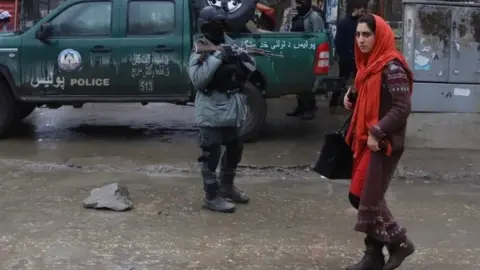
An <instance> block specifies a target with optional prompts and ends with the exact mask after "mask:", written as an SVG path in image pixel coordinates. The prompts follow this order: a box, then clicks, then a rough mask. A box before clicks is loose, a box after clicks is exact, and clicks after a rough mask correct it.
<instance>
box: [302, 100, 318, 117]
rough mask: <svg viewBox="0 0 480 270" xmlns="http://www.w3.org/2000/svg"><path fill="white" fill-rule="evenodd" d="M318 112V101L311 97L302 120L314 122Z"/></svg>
mask: <svg viewBox="0 0 480 270" xmlns="http://www.w3.org/2000/svg"><path fill="white" fill-rule="evenodd" d="M316 112H317V101H316V100H315V96H313V95H312V96H311V97H310V98H309V100H308V102H307V108H306V110H305V113H304V114H303V116H302V120H312V119H315V113H316Z"/></svg>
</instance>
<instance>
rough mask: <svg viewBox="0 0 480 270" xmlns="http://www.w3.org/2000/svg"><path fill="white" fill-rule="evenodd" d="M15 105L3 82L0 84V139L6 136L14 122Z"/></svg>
mask: <svg viewBox="0 0 480 270" xmlns="http://www.w3.org/2000/svg"><path fill="white" fill-rule="evenodd" d="M15 103H16V102H15V100H14V99H13V96H12V94H11V93H10V89H8V86H6V84H5V82H0V138H4V137H5V136H6V133H7V130H8V129H9V128H10V127H11V126H12V124H13V122H14V120H15Z"/></svg>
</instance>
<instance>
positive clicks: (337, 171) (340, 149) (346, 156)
mask: <svg viewBox="0 0 480 270" xmlns="http://www.w3.org/2000/svg"><path fill="white" fill-rule="evenodd" d="M351 119H352V115H350V116H349V117H348V118H347V120H346V121H345V123H344V124H343V125H342V127H341V128H340V129H339V130H338V131H335V132H328V133H326V134H325V141H324V143H323V147H322V151H321V152H320V156H319V157H318V159H317V162H316V163H315V165H314V166H313V171H315V172H316V173H318V174H320V175H322V176H324V177H326V178H328V179H350V178H352V166H353V151H352V150H351V149H350V146H348V145H347V143H346V142H345V135H346V133H347V131H348V127H349V125H350V121H351Z"/></svg>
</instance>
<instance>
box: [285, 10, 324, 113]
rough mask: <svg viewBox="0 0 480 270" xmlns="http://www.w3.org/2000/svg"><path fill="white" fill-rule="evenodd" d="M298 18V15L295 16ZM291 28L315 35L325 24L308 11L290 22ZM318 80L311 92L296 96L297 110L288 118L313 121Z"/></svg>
mask: <svg viewBox="0 0 480 270" xmlns="http://www.w3.org/2000/svg"><path fill="white" fill-rule="evenodd" d="M297 16H299V15H297ZM292 24H294V25H293V27H292V29H291V30H292V31H295V32H297V31H301V32H307V33H316V32H320V31H323V30H324V29H325V23H324V22H323V19H322V17H321V16H320V14H318V13H317V12H316V11H314V10H312V9H311V8H310V10H308V12H307V13H305V15H303V16H301V17H299V18H297V19H296V20H295V22H292ZM318 81H319V80H318V79H316V80H315V83H314V85H313V89H312V91H307V92H302V93H298V94H297V108H296V109H295V111H293V112H291V113H287V115H289V116H298V115H303V116H302V118H303V119H313V118H314V116H315V114H314V110H315V108H316V100H315V94H314V91H315V89H316V88H317V85H318V83H319V82H318Z"/></svg>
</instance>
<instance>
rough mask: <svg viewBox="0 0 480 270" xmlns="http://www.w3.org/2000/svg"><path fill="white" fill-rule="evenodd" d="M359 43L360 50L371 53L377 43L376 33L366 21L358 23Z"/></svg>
mask: <svg viewBox="0 0 480 270" xmlns="http://www.w3.org/2000/svg"><path fill="white" fill-rule="evenodd" d="M356 36H357V37H356V38H357V44H358V47H359V48H360V51H361V52H363V53H370V52H371V51H372V50H373V46H374V45H375V33H373V32H372V30H370V28H369V27H368V25H367V24H366V23H363V22H362V23H359V24H358V25H357V33H356Z"/></svg>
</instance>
